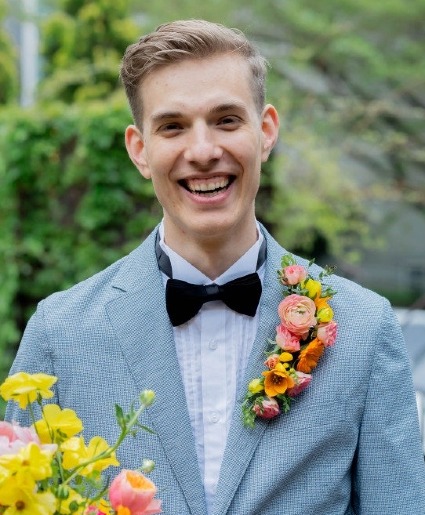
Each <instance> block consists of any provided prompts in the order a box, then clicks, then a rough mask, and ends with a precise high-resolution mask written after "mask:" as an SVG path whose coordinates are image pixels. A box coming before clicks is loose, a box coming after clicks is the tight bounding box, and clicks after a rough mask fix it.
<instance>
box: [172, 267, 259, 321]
mask: <svg viewBox="0 0 425 515" xmlns="http://www.w3.org/2000/svg"><path fill="white" fill-rule="evenodd" d="M261 290H262V287H261V281H260V278H259V277H258V274H257V273H256V272H255V273H253V274H249V275H245V276H244V277H239V278H238V279H235V280H233V281H230V282H228V283H226V284H223V285H222V286H220V285H218V284H209V285H207V286H203V285H197V284H190V283H187V282H185V281H180V280H179V279H168V281H167V285H166V289H165V300H166V306H167V311H168V315H169V317H170V320H171V323H172V324H173V326H176V325H181V324H184V323H185V322H187V321H188V320H190V319H191V318H193V317H194V316H195V315H196V313H198V311H199V310H200V309H201V307H202V305H203V304H204V302H210V301H212V300H222V301H223V302H224V303H225V304H226V306H228V307H229V308H231V309H233V311H236V312H237V313H241V314H243V315H249V316H250V317H253V316H254V315H255V313H256V312H257V306H258V302H259V301H260V297H261Z"/></svg>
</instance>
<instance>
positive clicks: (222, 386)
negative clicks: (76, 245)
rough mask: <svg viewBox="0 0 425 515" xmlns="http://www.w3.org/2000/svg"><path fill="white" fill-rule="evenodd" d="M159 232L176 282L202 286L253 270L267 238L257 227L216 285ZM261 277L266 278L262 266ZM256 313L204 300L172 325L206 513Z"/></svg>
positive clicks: (214, 487) (215, 481)
mask: <svg viewBox="0 0 425 515" xmlns="http://www.w3.org/2000/svg"><path fill="white" fill-rule="evenodd" d="M159 231H160V232H159V234H160V245H161V248H162V249H163V251H164V252H165V253H166V254H167V255H168V257H169V258H170V262H171V267H172V270H173V278H174V279H180V280H182V281H187V282H190V283H192V284H203V285H207V284H211V283H213V282H214V283H216V284H219V285H220V284H224V283H226V282H228V281H231V280H233V279H236V278H238V277H241V276H243V275H247V274H250V273H253V272H255V271H256V266H257V259H258V252H259V249H260V246H261V244H262V242H263V239H264V237H263V235H262V234H261V232H260V230H259V228H258V227H257V233H258V234H259V237H258V240H257V241H256V242H255V244H254V245H253V246H252V247H251V248H250V249H249V250H248V251H247V252H246V253H245V254H244V255H243V256H242V257H241V258H240V259H239V260H238V261H236V263H234V264H233V265H232V266H231V267H230V268H229V269H228V270H226V271H225V272H224V273H223V274H222V275H220V276H219V277H217V278H216V279H214V280H213V281H212V280H211V279H209V278H208V277H207V276H205V275H204V274H203V273H202V272H200V271H199V270H198V269H197V268H195V267H194V266H192V265H191V264H190V263H189V262H187V261H186V260H185V259H183V258H182V257H181V256H179V255H178V254H177V253H176V252H174V251H173V250H172V249H171V248H170V247H168V246H167V245H166V244H165V242H164V228H163V225H162V224H161V226H160V229H159ZM258 274H259V276H260V279H261V280H263V277H264V264H263V265H262V266H261V267H260V269H259V270H258ZM163 279H164V283H165V282H166V281H167V280H168V278H167V276H166V275H165V274H163ZM258 311H259V310H257V314H256V315H255V316H254V317H250V316H248V315H241V314H239V313H236V312H235V311H233V310H231V309H230V308H228V307H227V306H226V305H225V304H224V303H223V302H222V301H219V300H217V301H211V302H206V303H205V304H204V305H203V307H202V308H201V310H200V311H199V313H198V314H197V315H196V316H195V317H194V318H192V319H191V320H189V321H188V322H186V323H185V324H182V325H180V326H177V327H174V341H175V344H176V351H177V357H178V361H179V365H180V371H181V375H182V379H183V384H184V388H185V393H186V401H187V407H188V410H189V417H190V421H191V424H192V430H193V435H194V438H195V445H196V453H197V456H198V462H199V468H200V471H201V477H202V479H203V482H204V488H205V497H206V501H207V508H208V513H211V511H212V506H213V501H214V494H215V490H216V487H217V482H218V476H219V473H220V466H221V461H222V458H223V453H224V448H225V446H226V441H227V434H228V432H229V427H230V421H231V417H232V413H233V408H234V404H235V397H236V390H237V388H238V386H239V383H240V381H241V380H242V379H243V375H244V372H245V368H246V364H247V361H248V357H249V354H250V352H251V348H252V344H253V342H254V339H255V336H256V333H257V328H258ZM241 423H242V422H241ZM182 459H184V456H182Z"/></svg>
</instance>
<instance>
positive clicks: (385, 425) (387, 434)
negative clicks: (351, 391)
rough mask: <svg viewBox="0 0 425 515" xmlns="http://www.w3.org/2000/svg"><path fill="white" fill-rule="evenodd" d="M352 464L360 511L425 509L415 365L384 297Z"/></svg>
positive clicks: (389, 514) (391, 514)
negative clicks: (413, 375) (411, 361)
mask: <svg viewBox="0 0 425 515" xmlns="http://www.w3.org/2000/svg"><path fill="white" fill-rule="evenodd" d="M376 327H377V329H376V342H375V348H374V355H373V363H372V367H371V372H370V377H369V384H368V390H367V396H366V402H365V407H364V412H363V417H362V422H361V427H360V433H359V442H358V447H357V453H356V456H355V460H354V462H353V463H354V464H353V468H354V470H353V499H352V502H353V506H354V508H355V510H356V514H357V515H366V514H367V515H370V514H372V513H385V514H386V515H399V514H400V513H409V514H411V515H413V514H417V515H423V514H424V513H425V465H424V459H423V455H422V449H421V445H420V431H419V422H418V413H417V408H416V401H415V395H414V388H413V381H412V376H411V367H410V362H409V357H408V354H407V349H406V345H405V343H404V339H403V335H402V332H401V328H400V326H399V324H398V322H397V320H396V318H395V315H394V314H393V310H392V309H391V306H390V304H389V302H388V301H387V300H386V299H383V309H382V316H381V320H380V323H378V324H377V326H376Z"/></svg>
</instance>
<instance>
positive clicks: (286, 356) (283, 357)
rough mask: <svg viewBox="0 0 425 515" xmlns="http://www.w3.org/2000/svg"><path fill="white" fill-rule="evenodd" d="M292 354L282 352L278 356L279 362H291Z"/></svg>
mask: <svg viewBox="0 0 425 515" xmlns="http://www.w3.org/2000/svg"><path fill="white" fill-rule="evenodd" d="M292 358H293V356H292V354H291V353H290V352H282V354H281V355H280V356H279V361H282V362H286V361H292Z"/></svg>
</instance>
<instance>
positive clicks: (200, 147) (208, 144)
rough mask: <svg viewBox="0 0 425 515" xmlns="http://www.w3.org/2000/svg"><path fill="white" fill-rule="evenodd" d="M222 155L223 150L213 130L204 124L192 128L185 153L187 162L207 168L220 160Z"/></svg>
mask: <svg viewBox="0 0 425 515" xmlns="http://www.w3.org/2000/svg"><path fill="white" fill-rule="evenodd" d="M222 154H223V150H222V148H221V146H220V145H219V142H218V139H217V135H216V134H215V133H214V129H213V128H211V127H209V126H208V125H207V124H204V123H202V124H201V123H200V124H196V125H194V126H193V127H192V128H191V131H190V133H189V137H188V141H187V147H186V150H185V153H184V157H185V159H186V160H187V161H190V162H192V163H196V164H197V165H198V166H203V167H205V166H209V165H210V164H211V163H212V162H214V161H216V160H218V159H220V157H221V156H222Z"/></svg>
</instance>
